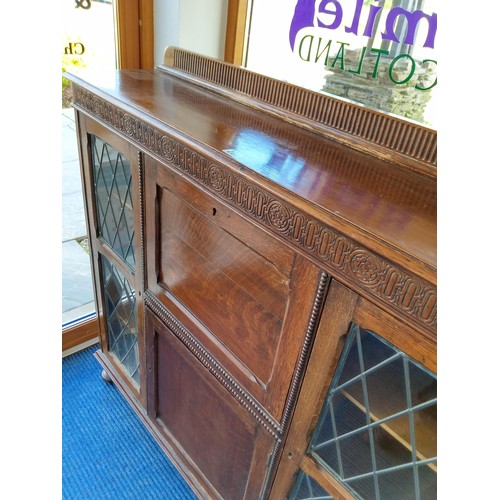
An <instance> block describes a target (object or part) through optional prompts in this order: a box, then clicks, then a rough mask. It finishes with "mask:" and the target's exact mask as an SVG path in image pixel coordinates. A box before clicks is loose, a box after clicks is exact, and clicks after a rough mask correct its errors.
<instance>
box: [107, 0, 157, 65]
mask: <svg viewBox="0 0 500 500" xmlns="http://www.w3.org/2000/svg"><path fill="white" fill-rule="evenodd" d="M115 26H116V45H117V66H118V69H152V68H153V67H154V16H153V0H115Z"/></svg>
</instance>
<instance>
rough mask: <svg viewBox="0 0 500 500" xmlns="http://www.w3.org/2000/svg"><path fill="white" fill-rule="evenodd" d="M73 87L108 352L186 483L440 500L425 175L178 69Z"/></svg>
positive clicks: (431, 187)
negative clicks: (437, 484)
mask: <svg viewBox="0 0 500 500" xmlns="http://www.w3.org/2000/svg"><path fill="white" fill-rule="evenodd" d="M180 53H181V54H182V52H180ZM198 57H199V59H200V61H201V63H202V64H203V63H207V61H208V60H207V59H206V58H203V57H201V56H198ZM212 64H215V63H213V62H212ZM227 68H229V66H228V65H223V64H221V72H222V73H223V72H224V71H226V70H227ZM239 71H245V70H241V69H240V70H239ZM248 74H249V75H250V76H249V77H251V74H250V73H248ZM69 77H70V79H71V80H72V81H73V90H74V107H75V110H76V119H77V126H78V137H79V145H80V153H81V165H82V178H83V181H84V193H85V200H86V210H87V220H88V229H89V239H90V248H91V254H92V263H93V273H94V282H95V289H96V297H97V310H98V316H99V322H100V350H99V351H98V354H97V356H98V359H99V360H100V362H101V364H102V366H103V368H104V370H105V371H106V372H107V374H108V376H109V377H110V378H111V379H112V380H113V381H114V382H115V383H116V384H117V386H118V387H119V389H120V390H121V391H122V393H123V394H124V396H125V397H126V398H127V400H128V401H129V403H130V404H131V405H132V407H133V408H134V409H135V411H136V412H137V413H138V415H139V416H140V417H141V419H142V420H143V422H144V424H145V425H146V426H147V428H148V429H149V430H150V432H151V433H152V434H153V436H154V437H155V438H156V439H157V441H158V442H159V444H160V445H161V446H162V448H163V449H164V451H165V452H166V453H167V455H168V456H169V457H170V458H171V460H172V461H173V463H174V464H175V465H176V466H177V468H178V469H179V471H180V472H181V473H182V474H183V476H184V477H185V479H186V481H187V482H188V483H189V484H190V486H191V487H192V489H193V491H194V492H195V493H196V494H197V495H198V496H199V497H200V498H223V499H227V500H236V499H242V498H247V499H257V498H277V499H281V498H296V499H299V498H336V499H337V498H382V499H384V500H385V499H388V498H395V499H401V498H422V499H424V498H425V499H429V498H433V497H435V495H436V491H435V486H436V476H437V458H436V408H437V402H436V199H435V198H436V182H435V175H433V174H432V171H431V169H430V168H429V165H428V163H429V162H427V164H425V165H424V166H423V168H421V169H419V165H418V163H419V162H418V161H416V160H415V159H412V158H410V159H409V160H408V161H407V162H406V161H404V155H403V154H402V153H397V154H396V153H395V154H393V155H391V154H390V153H384V152H383V149H381V148H380V147H379V148H378V149H377V148H373V150H371V149H370V148H369V147H365V146H363V144H366V141H365V142H363V141H358V142H356V143H355V144H354V145H350V144H349V141H348V140H347V139H346V134H345V133H344V134H343V135H342V134H339V139H338V140H337V139H336V135H335V134H336V131H335V128H333V127H332V128H331V132H327V133H325V131H324V130H322V129H317V130H316V129H315V128H314V127H310V126H307V124H306V121H302V122H301V121H300V119H298V118H297V120H296V119H295V115H294V114H292V113H290V114H289V115H288V114H287V115H283V114H282V113H281V114H280V113H279V112H278V111H276V109H278V108H277V107H275V108H272V107H271V106H267V107H266V106H264V105H262V103H261V102H260V101H259V100H258V99H255V98H252V97H251V96H248V95H247V96H246V97H244V98H243V97H242V95H241V93H238V92H234V95H233V94H232V93H231V92H232V90H231V89H230V88H229V87H228V86H223V85H220V86H218V85H216V84H215V83H213V82H212V83H210V84H208V83H207V82H206V81H204V80H203V78H198V77H196V78H194V77H193V75H192V74H189V72H187V71H181V70H179V68H176V67H175V64H174V65H173V66H172V67H167V66H165V67H160V68H157V69H155V70H151V71H147V70H141V71H116V72H112V73H110V74H100V75H99V77H98V78H95V79H94V78H93V77H92V76H91V75H85V76H84V77H77V76H74V75H69ZM275 85H277V86H278V87H277V88H278V89H279V88H280V87H279V84H275ZM290 88H293V86H289V85H287V87H286V88H285V87H283V89H282V90H283V92H285V93H286V92H289V91H290ZM287 89H288V90H287ZM297 92H302V91H301V90H297ZM273 110H274V111H273ZM353 119H355V117H354V118H353ZM396 133H397V132H396ZM423 163H425V162H423ZM103 383H104V382H103Z"/></svg>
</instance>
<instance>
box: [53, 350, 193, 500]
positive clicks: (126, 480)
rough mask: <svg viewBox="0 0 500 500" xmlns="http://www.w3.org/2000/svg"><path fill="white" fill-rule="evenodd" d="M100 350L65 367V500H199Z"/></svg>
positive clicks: (81, 354) (70, 359) (65, 361)
mask: <svg viewBox="0 0 500 500" xmlns="http://www.w3.org/2000/svg"><path fill="white" fill-rule="evenodd" d="M96 350H97V346H93V347H91V348H88V349H85V350H83V351H80V352H78V353H75V354H72V355H70V356H68V357H66V358H64V359H63V362H62V370H63V373H62V384H63V386H62V398H63V400H62V407H63V415H62V433H63V434H62V452H63V457H62V470H63V479H62V487H63V495H62V497H63V499H67V500H73V499H77V500H87V499H96V500H101V499H106V498H109V499H113V500H119V499H127V498H128V499H140V500H142V499H168V500H170V499H180V500H188V499H195V498H196V496H195V495H194V494H193V493H192V492H191V490H190V489H189V486H188V485H187V484H186V482H185V481H184V479H183V478H182V477H181V476H180V474H179V473H178V472H177V470H176V469H175V468H174V466H173V465H172V464H171V463H170V461H169V460H168V458H167V457H166V456H165V455H164V453H163V451H162V450H161V448H160V447H159V446H158V444H157V443H156V441H155V440H154V439H153V437H152V436H151V435H150V434H149V433H148V431H147V430H146V428H145V427H144V425H143V423H142V422H141V421H140V419H139V417H138V416H137V415H136V414H135V413H134V411H133V410H132V408H130V407H129V406H128V404H127V403H126V401H125V399H124V398H123V396H122V395H121V394H120V393H119V391H118V389H117V388H116V387H115V386H114V385H113V384H111V383H107V382H104V381H103V380H102V378H101V367H100V365H99V363H98V362H97V360H96V359H95V358H94V356H93V354H94V352H95V351H96Z"/></svg>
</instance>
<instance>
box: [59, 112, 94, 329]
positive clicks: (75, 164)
mask: <svg viewBox="0 0 500 500" xmlns="http://www.w3.org/2000/svg"><path fill="white" fill-rule="evenodd" d="M62 144H63V150H62V324H63V326H64V325H66V324H68V323H71V322H72V321H75V320H77V319H78V318H80V317H83V316H86V315H88V314H90V313H92V312H93V311H94V310H95V308H94V294H93V290H92V276H91V271H90V259H89V256H88V254H87V253H86V251H85V250H84V249H83V247H82V246H81V245H80V244H79V243H78V241H80V240H81V239H82V238H84V237H85V236H86V234H87V229H86V226H85V215H84V210H83V196H82V187H81V181H80V164H79V161H78V147H77V139H76V130H75V118H74V111H73V108H68V109H63V110H62Z"/></svg>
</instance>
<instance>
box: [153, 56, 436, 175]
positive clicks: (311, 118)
mask: <svg viewBox="0 0 500 500" xmlns="http://www.w3.org/2000/svg"><path fill="white" fill-rule="evenodd" d="M164 62H165V66H164V67H163V68H164V69H166V70H167V71H172V70H173V71H179V72H182V74H183V76H185V77H186V78H188V79H192V80H197V81H198V83H200V84H202V85H203V84H204V82H205V84H206V83H208V84H213V87H212V90H215V91H217V92H219V93H222V94H224V93H228V92H229V93H230V94H231V95H230V97H231V98H232V99H234V100H239V101H240V102H243V103H245V104H248V105H252V102H251V101H250V100H249V99H248V98H247V96H250V97H252V98H253V99H256V100H258V101H259V103H260V104H261V105H263V106H261V107H260V109H263V110H264V111H267V112H269V113H273V114H276V115H280V116H286V118H287V119H289V120H290V119H291V120H293V121H295V123H296V124H297V125H302V126H304V127H305V128H309V129H313V130H315V131H316V132H318V133H321V134H323V135H326V136H329V137H335V139H337V140H339V141H342V142H346V143H349V145H350V146H352V147H355V148H357V149H360V150H363V151H365V152H368V153H372V154H375V155H376V156H380V157H384V158H391V157H394V156H396V157H397V161H400V162H404V163H406V165H407V166H408V167H410V168H413V169H415V170H418V171H419V172H421V173H424V174H427V175H430V176H433V177H435V175H436V165H437V134H436V131H435V130H432V129H429V128H427V127H424V126H421V125H418V124H416V123H412V122H409V121H407V120H404V119H401V118H398V117H396V116H391V115H388V114H385V113H382V112H377V111H375V110H373V109H369V108H364V107H362V106H360V105H358V104H354V103H350V102H346V101H343V100H340V99H335V98H334V97H332V96H331V95H325V94H320V93H318V92H314V91H311V90H308V89H305V88H301V87H297V86H295V85H292V84H289V83H286V82H282V81H280V80H276V79H274V78H270V77H268V76H265V75H261V74H259V73H254V72H252V71H249V70H247V69H245V68H241V67H238V66H234V65H232V64H228V63H225V62H222V61H219V60H217V59H211V58H208V57H206V56H202V55H199V54H196V53H193V52H189V51H186V50H183V49H180V48H178V47H167V49H166V50H165V56H164ZM225 89H227V90H225ZM393 159H394V158H393Z"/></svg>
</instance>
